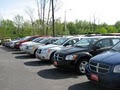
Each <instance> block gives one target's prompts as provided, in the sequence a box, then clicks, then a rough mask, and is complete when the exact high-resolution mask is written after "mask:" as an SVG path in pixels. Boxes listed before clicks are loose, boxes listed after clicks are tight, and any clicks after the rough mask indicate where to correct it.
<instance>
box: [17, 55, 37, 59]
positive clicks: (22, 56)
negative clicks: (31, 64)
mask: <svg viewBox="0 0 120 90" xmlns="http://www.w3.org/2000/svg"><path fill="white" fill-rule="evenodd" d="M15 58H16V59H35V57H33V56H31V55H28V54H22V55H20V56H15Z"/></svg>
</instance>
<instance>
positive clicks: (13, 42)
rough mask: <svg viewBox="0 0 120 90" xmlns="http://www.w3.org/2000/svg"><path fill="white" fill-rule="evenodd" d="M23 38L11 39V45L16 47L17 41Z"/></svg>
mask: <svg viewBox="0 0 120 90" xmlns="http://www.w3.org/2000/svg"><path fill="white" fill-rule="evenodd" d="M22 39H23V38H20V39H15V40H12V41H10V47H11V48H14V46H15V43H16V42H18V41H20V40H22Z"/></svg>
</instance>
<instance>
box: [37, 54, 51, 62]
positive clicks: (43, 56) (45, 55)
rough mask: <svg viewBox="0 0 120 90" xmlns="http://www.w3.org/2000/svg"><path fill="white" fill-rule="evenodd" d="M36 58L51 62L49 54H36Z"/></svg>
mask: <svg viewBox="0 0 120 90" xmlns="http://www.w3.org/2000/svg"><path fill="white" fill-rule="evenodd" d="M36 58H38V59H40V60H42V61H47V60H50V57H49V56H48V54H39V53H36Z"/></svg>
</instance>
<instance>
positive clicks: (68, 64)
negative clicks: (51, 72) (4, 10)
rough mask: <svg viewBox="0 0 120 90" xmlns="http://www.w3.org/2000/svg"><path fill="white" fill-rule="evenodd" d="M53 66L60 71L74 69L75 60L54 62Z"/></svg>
mask: <svg viewBox="0 0 120 90" xmlns="http://www.w3.org/2000/svg"><path fill="white" fill-rule="evenodd" d="M53 64H54V66H55V67H57V68H60V69H75V66H76V65H75V60H61V61H57V60H54V63H53Z"/></svg>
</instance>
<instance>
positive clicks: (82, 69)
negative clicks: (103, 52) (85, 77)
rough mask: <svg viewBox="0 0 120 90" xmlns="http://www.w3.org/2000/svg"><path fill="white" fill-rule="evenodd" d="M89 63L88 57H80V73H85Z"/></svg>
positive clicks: (78, 66)
mask: <svg viewBox="0 0 120 90" xmlns="http://www.w3.org/2000/svg"><path fill="white" fill-rule="evenodd" d="M87 64H88V59H86V58H84V59H80V61H79V62H78V63H77V67H76V68H77V72H78V74H85V66H86V65H87Z"/></svg>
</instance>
